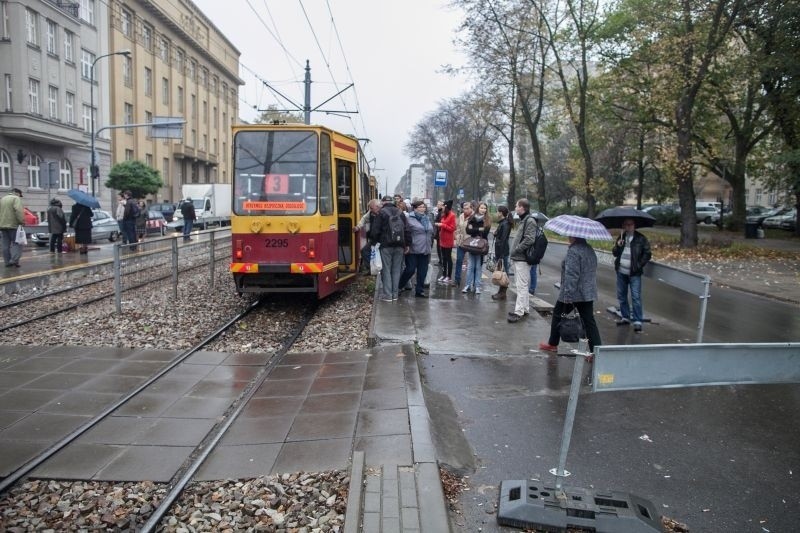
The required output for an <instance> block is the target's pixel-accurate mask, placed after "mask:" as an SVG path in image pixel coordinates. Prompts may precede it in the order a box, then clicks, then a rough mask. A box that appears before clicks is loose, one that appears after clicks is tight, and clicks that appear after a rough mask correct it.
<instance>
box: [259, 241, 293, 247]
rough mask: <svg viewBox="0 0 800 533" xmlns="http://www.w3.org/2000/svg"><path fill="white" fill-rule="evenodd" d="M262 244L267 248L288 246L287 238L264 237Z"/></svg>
mask: <svg viewBox="0 0 800 533" xmlns="http://www.w3.org/2000/svg"><path fill="white" fill-rule="evenodd" d="M264 244H265V245H266V247H267V248H286V247H287V246H289V239H266V240H265V241H264Z"/></svg>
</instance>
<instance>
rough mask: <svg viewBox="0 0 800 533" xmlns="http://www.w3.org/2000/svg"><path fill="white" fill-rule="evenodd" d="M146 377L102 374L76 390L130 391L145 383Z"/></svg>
mask: <svg viewBox="0 0 800 533" xmlns="http://www.w3.org/2000/svg"><path fill="white" fill-rule="evenodd" d="M113 364H116V363H113ZM145 379H146V378H144V377H142V376H112V375H107V374H101V375H99V376H97V377H95V378H93V379H90V380H89V381H87V382H86V383H84V384H83V385H80V386H79V387H75V390H85V391H91V392H109V393H110V392H118V391H128V390H132V389H134V388H136V387H137V386H138V385H139V384H141V383H143V382H144V381H145Z"/></svg>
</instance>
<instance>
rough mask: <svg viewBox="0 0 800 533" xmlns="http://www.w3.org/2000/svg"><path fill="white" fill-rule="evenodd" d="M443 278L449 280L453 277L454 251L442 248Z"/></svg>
mask: <svg viewBox="0 0 800 533" xmlns="http://www.w3.org/2000/svg"><path fill="white" fill-rule="evenodd" d="M440 270H441V272H442V276H444V277H446V278H449V277H451V276H452V275H453V249H452V248H442V267H441V269H440Z"/></svg>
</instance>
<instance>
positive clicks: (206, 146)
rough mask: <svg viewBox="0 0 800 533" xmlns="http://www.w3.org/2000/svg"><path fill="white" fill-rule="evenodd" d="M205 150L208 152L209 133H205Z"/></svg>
mask: <svg viewBox="0 0 800 533" xmlns="http://www.w3.org/2000/svg"><path fill="white" fill-rule="evenodd" d="M203 150H205V151H206V152H208V135H206V134H205V133H204V134H203Z"/></svg>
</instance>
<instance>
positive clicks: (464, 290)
mask: <svg viewBox="0 0 800 533" xmlns="http://www.w3.org/2000/svg"><path fill="white" fill-rule="evenodd" d="M461 292H463V293H465V294H466V293H468V292H469V285H464V288H463V289H461Z"/></svg>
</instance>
